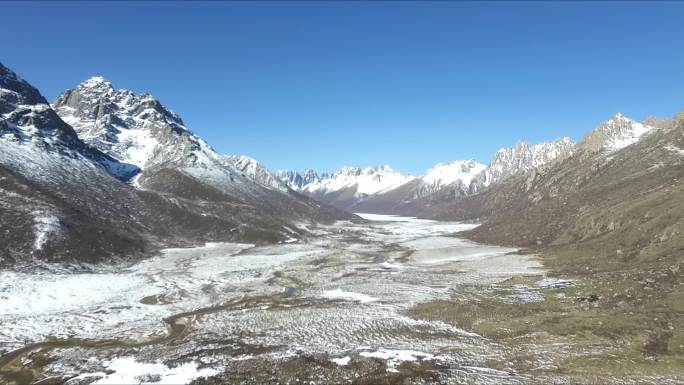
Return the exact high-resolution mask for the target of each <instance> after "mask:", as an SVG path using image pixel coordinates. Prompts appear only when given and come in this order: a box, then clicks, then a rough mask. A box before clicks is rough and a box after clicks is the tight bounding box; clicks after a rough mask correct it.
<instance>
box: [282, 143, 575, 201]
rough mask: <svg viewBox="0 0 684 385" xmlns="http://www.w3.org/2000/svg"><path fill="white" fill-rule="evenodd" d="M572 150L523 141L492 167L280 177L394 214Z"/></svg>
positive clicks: (458, 164)
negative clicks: (436, 196)
mask: <svg viewBox="0 0 684 385" xmlns="http://www.w3.org/2000/svg"><path fill="white" fill-rule="evenodd" d="M573 148H574V143H572V141H571V140H570V139H568V138H561V139H558V140H557V141H554V142H542V143H539V144H534V145H530V144H528V143H526V142H518V143H517V144H516V146H515V147H512V148H503V149H501V150H499V151H498V152H497V153H496V154H495V155H494V157H493V158H492V160H491V162H490V164H489V166H486V165H483V164H481V163H478V162H476V161H474V160H456V161H451V162H446V163H439V164H436V165H435V166H434V167H432V168H430V169H429V170H427V171H426V172H425V174H423V175H422V176H419V177H418V176H412V175H406V174H402V173H400V172H397V171H394V170H393V169H392V168H390V167H389V166H379V167H368V168H365V169H360V168H350V167H345V168H342V169H340V170H339V171H336V172H334V173H331V174H320V175H319V174H317V173H316V172H314V171H313V170H306V171H304V172H296V171H278V172H277V173H276V175H277V176H278V177H279V178H281V180H282V181H283V182H284V183H286V184H287V185H288V186H289V187H290V188H292V189H294V190H296V191H300V192H302V193H304V194H306V195H308V196H310V197H312V198H314V199H316V200H319V201H321V202H324V203H327V204H331V205H333V206H336V207H339V208H341V209H344V210H349V211H367V212H375V213H390V214H391V213H395V212H397V210H400V207H402V206H404V205H407V204H410V203H411V202H413V201H416V200H420V199H422V198H426V197H428V196H430V195H432V194H435V193H437V192H439V191H449V192H450V193H451V195H452V196H453V197H457V196H464V195H470V194H474V193H477V192H479V191H481V190H483V189H484V188H486V187H489V186H490V185H492V184H496V183H498V182H501V181H504V180H505V179H506V178H508V177H510V176H513V175H518V174H521V173H525V172H527V171H530V170H532V169H535V168H539V167H542V166H544V165H546V164H549V163H551V162H553V161H556V160H562V159H564V158H566V157H568V156H570V155H571V154H572V152H573Z"/></svg>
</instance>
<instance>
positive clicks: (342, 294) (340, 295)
mask: <svg viewBox="0 0 684 385" xmlns="http://www.w3.org/2000/svg"><path fill="white" fill-rule="evenodd" d="M321 297H323V298H327V299H341V300H344V301H357V302H361V303H370V302H375V301H377V300H378V299H377V298H375V297H371V296H369V295H366V294H363V293H354V292H351V291H344V290H340V289H334V290H326V291H324V292H323V293H322V294H321Z"/></svg>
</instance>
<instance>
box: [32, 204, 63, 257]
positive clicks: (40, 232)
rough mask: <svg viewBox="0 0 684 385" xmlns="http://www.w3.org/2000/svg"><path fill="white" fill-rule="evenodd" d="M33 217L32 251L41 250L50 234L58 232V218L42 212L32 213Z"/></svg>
mask: <svg viewBox="0 0 684 385" xmlns="http://www.w3.org/2000/svg"><path fill="white" fill-rule="evenodd" d="M32 214H33V215H34V217H33V232H34V234H35V240H34V241H33V250H42V249H43V247H44V246H45V244H46V243H47V241H48V239H49V237H50V234H56V233H58V232H59V229H60V225H59V218H57V217H56V216H54V215H52V214H49V213H45V212H42V211H34V212H32Z"/></svg>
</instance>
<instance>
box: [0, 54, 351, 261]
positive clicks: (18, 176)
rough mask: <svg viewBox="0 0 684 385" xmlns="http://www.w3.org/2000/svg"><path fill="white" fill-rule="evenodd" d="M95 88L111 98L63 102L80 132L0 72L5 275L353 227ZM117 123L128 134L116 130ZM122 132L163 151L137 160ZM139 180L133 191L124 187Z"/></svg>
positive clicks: (155, 113)
mask: <svg viewBox="0 0 684 385" xmlns="http://www.w3.org/2000/svg"><path fill="white" fill-rule="evenodd" d="M86 83H87V84H86V85H89V86H93V84H91V83H93V82H90V81H89V82H86ZM95 83H97V84H96V85H95V86H96V87H97V88H101V89H102V90H101V91H102V92H103V94H104V96H103V97H92V98H90V99H89V101H88V102H85V101H84V100H85V99H84V98H82V97H81V96H82V95H81V96H78V95H77V94H74V93H67V95H69V96H68V97H64V98H63V99H65V100H71V102H64V103H56V104H59V105H60V111H61V113H63V114H66V117H67V118H70V119H71V121H72V122H73V123H75V124H76V123H78V127H79V128H78V130H74V129H73V128H72V127H71V126H70V125H69V124H67V123H66V122H64V121H63V120H62V119H61V118H60V117H59V116H58V115H57V113H56V112H55V110H53V109H52V108H51V106H50V105H49V104H48V103H47V101H46V100H45V99H44V98H43V97H42V96H41V95H40V93H39V92H38V91H37V90H36V89H35V88H33V87H32V86H31V85H30V84H28V83H27V82H26V81H24V80H22V79H20V78H19V77H18V76H16V74H14V73H13V72H12V71H11V70H9V69H8V68H6V67H4V66H2V65H0V112H1V114H2V115H0V265H3V266H4V265H13V266H27V267H35V265H37V264H40V263H42V262H43V261H48V262H67V263H75V264H78V265H80V266H85V265H83V263H93V262H112V261H114V260H120V259H130V258H136V257H140V256H143V255H149V254H150V253H153V252H155V251H156V250H157V249H158V248H161V247H169V246H189V245H196V244H201V243H204V242H208V241H247V242H254V243H261V242H275V241H279V240H284V239H288V238H291V237H293V236H294V237H302V236H305V235H306V234H305V233H304V232H303V231H301V230H298V229H297V227H296V226H295V225H294V224H293V222H297V221H304V222H311V221H331V220H336V219H353V218H354V217H353V216H351V215H349V214H347V213H344V212H342V211H340V210H336V209H333V208H330V207H327V206H323V205H321V204H318V203H316V202H314V201H312V200H311V199H309V198H307V197H304V196H301V195H300V194H297V193H295V192H292V191H288V192H287V193H284V192H282V191H277V190H274V189H271V188H266V187H264V186H263V185H261V184H259V183H257V181H255V180H252V179H250V178H248V177H247V176H243V175H242V174H241V172H240V171H238V170H236V169H235V167H234V165H233V164H232V162H230V161H229V160H226V159H225V158H223V157H221V156H219V155H216V154H215V153H214V152H213V150H211V149H210V148H209V146H206V144H205V143H204V142H203V141H201V140H200V139H199V138H197V137H195V136H194V135H193V134H191V133H190V132H189V131H187V130H186V129H184V127H181V126H180V124H181V123H180V120H179V118H178V119H177V116H176V115H175V114H172V113H170V112H168V111H166V110H165V109H164V108H163V107H160V104H158V102H156V101H153V99H151V97H149V96H144V97H142V96H140V97H138V96H135V95H133V96H131V95H128V94H127V95H128V96H127V97H128V98H131V99H136V100H139V101H140V102H141V103H143V105H144V106H147V107H144V108H143V107H136V106H135V105H133V104H131V103H123V102H122V106H123V105H125V106H126V108H125V109H124V108H123V107H122V106H113V105H112V104H111V103H110V101H111V100H110V99H109V98H110V97H113V96H112V95H113V94H112V93H111V92H110V90H109V89H108V87H102V86H103V84H102V82H100V81H99V80H98V81H97V82H95ZM105 86H106V84H105ZM63 95H65V94H63ZM75 95H77V96H75ZM90 96H92V95H90ZM124 96H125V95H124ZM74 100H76V101H78V103H76V102H74ZM114 100H118V99H116V97H114ZM69 103H71V105H68V104H69ZM72 106H74V107H72ZM149 106H152V107H149ZM150 108H151V110H150ZM124 110H125V111H138V112H139V113H136V115H135V116H133V117H131V116H126V115H125V114H123V112H122V111H124ZM65 111H67V112H68V113H67V112H65ZM112 111H113V112H112ZM140 111H142V112H140ZM165 111H166V112H165ZM92 116H94V117H95V118H94V119H90V118H88V117H92ZM84 117H85V118H84ZM78 119H80V120H78ZM98 119H99V120H98ZM117 119H119V120H120V121H124V122H128V123H131V126H130V127H128V128H126V127H124V126H122V125H121V124H118V123H117V124H116V125H113V126H112V125H111V124H109V122H119V120H117ZM100 121H101V122H104V123H102V124H100V123H98V122H100ZM128 123H127V124H128ZM89 124H90V125H89ZM117 130H118V131H117ZM124 130H131V131H132V130H138V131H140V132H141V133H142V134H144V135H147V136H148V137H153V138H154V139H155V140H156V141H157V145H155V146H158V147H154V148H153V149H152V151H149V152H144V155H145V156H133V155H132V154H138V155H139V154H140V153H138V152H136V151H133V152H131V149H139V148H141V147H140V146H138V144H139V143H138V141H136V140H128V141H126V140H121V138H122V137H121V133H122V132H126V131H124ZM77 132H78V133H81V134H82V135H84V136H85V137H86V138H87V139H88V141H89V142H90V143H91V144H92V145H93V146H95V147H98V148H101V149H102V150H105V151H108V152H109V153H104V152H103V151H101V150H99V149H97V148H94V147H91V146H90V145H89V144H88V143H86V142H84V141H83V140H81V139H80V138H79V137H78V135H77ZM111 132H118V134H116V135H115V139H111V138H109V137H107V135H109V134H110V133H111ZM85 133H90V134H89V136H88V135H86V134H85ZM136 135H137V134H136ZM132 136H134V135H132V134H128V136H126V134H124V136H123V137H124V138H128V139H130V138H131V137H132ZM110 139H111V140H110ZM134 174H135V175H136V182H137V184H136V185H135V186H137V188H136V187H134V186H132V185H131V184H127V183H124V182H123V181H122V180H128V179H130V178H131V176H132V175H134Z"/></svg>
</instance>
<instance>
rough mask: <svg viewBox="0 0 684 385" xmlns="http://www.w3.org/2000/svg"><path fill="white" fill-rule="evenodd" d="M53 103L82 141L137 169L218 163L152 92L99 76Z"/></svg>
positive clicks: (181, 121) (213, 152) (200, 141)
mask: <svg viewBox="0 0 684 385" xmlns="http://www.w3.org/2000/svg"><path fill="white" fill-rule="evenodd" d="M52 106H53V108H54V109H55V111H56V112H57V114H58V115H59V116H60V117H61V118H62V119H63V120H64V121H65V122H67V123H68V124H70V125H71V126H72V127H73V128H74V129H75V130H76V132H77V133H78V136H79V137H80V138H81V139H83V141H85V142H86V143H88V144H89V145H91V146H92V147H94V148H97V149H98V150H100V151H102V152H104V153H107V154H109V155H111V156H112V157H114V158H116V159H117V160H119V161H120V162H122V163H126V164H130V165H131V166H132V167H137V168H138V169H140V170H145V169H149V168H152V167H155V166H159V165H163V164H174V165H177V166H187V167H211V166H214V165H216V164H217V163H220V156H219V155H218V154H217V153H216V152H215V151H214V150H213V149H211V147H210V146H209V145H208V144H207V143H206V142H205V141H204V140H202V139H201V138H199V137H198V136H196V135H194V134H193V133H192V132H190V131H189V130H188V129H187V128H186V127H185V125H184V123H183V120H182V119H181V118H180V117H179V116H178V115H177V114H176V113H174V112H173V111H171V110H169V109H167V108H166V107H164V106H163V105H162V104H161V103H160V102H159V101H158V100H157V99H155V98H154V97H153V96H152V95H150V94H148V93H142V94H135V93H133V92H131V91H128V90H115V89H114V88H113V87H112V85H111V83H109V82H108V81H107V80H105V79H104V78H103V77H101V76H95V77H92V78H90V79H88V80H86V81H84V82H83V83H81V84H80V85H78V87H76V88H73V89H69V90H67V91H64V92H63V93H62V94H61V95H59V97H57V99H56V100H55V102H54V103H53V104H52Z"/></svg>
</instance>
